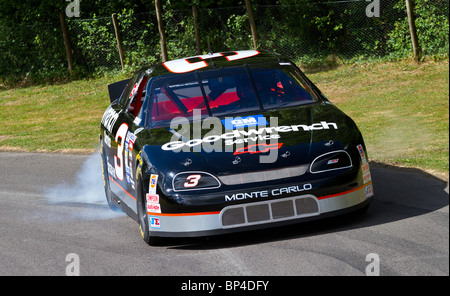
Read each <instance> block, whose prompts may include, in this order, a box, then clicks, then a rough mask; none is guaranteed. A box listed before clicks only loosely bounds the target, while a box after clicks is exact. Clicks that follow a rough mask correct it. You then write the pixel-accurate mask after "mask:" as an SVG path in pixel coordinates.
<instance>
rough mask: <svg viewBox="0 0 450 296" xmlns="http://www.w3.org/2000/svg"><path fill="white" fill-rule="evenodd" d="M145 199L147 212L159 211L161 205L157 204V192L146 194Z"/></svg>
mask: <svg viewBox="0 0 450 296" xmlns="http://www.w3.org/2000/svg"><path fill="white" fill-rule="evenodd" d="M145 197H146V199H147V212H148V213H161V205H160V204H159V195H158V194H151V193H147V194H146V196H145Z"/></svg>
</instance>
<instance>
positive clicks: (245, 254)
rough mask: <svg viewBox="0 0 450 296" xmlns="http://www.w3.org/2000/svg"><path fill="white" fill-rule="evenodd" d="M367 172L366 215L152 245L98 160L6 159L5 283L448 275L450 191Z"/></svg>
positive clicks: (385, 171) (411, 172)
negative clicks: (114, 202) (113, 197)
mask: <svg viewBox="0 0 450 296" xmlns="http://www.w3.org/2000/svg"><path fill="white" fill-rule="evenodd" d="M371 171H372V178H373V182H374V192H375V198H376V199H375V201H374V202H373V203H372V205H371V207H370V208H369V211H368V212H367V213H366V214H364V215H358V216H355V215H350V216H345V217H339V218H333V219H328V220H324V221H316V222H309V223H303V224H298V225H294V226H288V227H283V228H276V229H270V230H264V231H254V232H249V233H242V234H233V235H226V236H220V237H212V238H201V239H177V240H172V239H170V240H166V241H163V242H162V243H161V245H160V246H157V247H150V246H147V245H146V244H145V243H144V242H143V241H142V240H141V238H140V235H139V232H138V226H137V224H136V223H135V222H134V221H133V220H131V219H130V218H128V217H126V216H124V215H123V214H120V213H114V212H112V211H110V210H109V208H108V207H107V206H106V204H105V202H104V200H103V199H104V197H103V188H102V180H101V175H100V159H99V156H98V155H97V154H94V155H91V156H82V155H57V154H28V153H26V154H24V153H0V173H1V179H0V275H2V276H3V275H55V276H65V275H66V274H73V273H75V274H78V272H79V274H80V275H82V276H83V275H85V276H88V275H155V276H158V275H182V276H202V275H208V276H247V275H248V276H284V275H290V276H297V275H299V276H301V275H357V276H358V275H359V276H363V275H366V273H368V274H373V273H375V274H378V273H379V275H381V276H384V275H386V276H390V275H400V276H406V275H408V276H413V275H414V276H415V275H446V276H448V275H449V206H448V203H449V194H448V185H447V184H446V183H445V182H443V181H441V180H439V179H437V178H435V177H433V176H430V175H428V174H426V173H424V172H421V171H419V170H415V169H398V168H393V167H388V166H383V165H376V164H372V166H371ZM75 264H76V265H75ZM75 266H77V267H75Z"/></svg>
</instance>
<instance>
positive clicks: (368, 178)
mask: <svg viewBox="0 0 450 296" xmlns="http://www.w3.org/2000/svg"><path fill="white" fill-rule="evenodd" d="M356 148H357V149H358V152H359V155H360V156H361V161H362V165H361V170H362V173H363V182H364V184H366V183H367V182H369V181H371V180H372V176H371V175H370V169H369V163H368V161H367V158H366V154H365V152H364V148H363V147H362V145H361V144H359V145H358V146H356ZM369 186H371V185H369Z"/></svg>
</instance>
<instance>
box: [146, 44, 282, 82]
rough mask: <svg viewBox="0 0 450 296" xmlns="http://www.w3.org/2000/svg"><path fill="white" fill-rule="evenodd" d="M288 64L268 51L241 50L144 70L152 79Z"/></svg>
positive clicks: (157, 65)
mask: <svg viewBox="0 0 450 296" xmlns="http://www.w3.org/2000/svg"><path fill="white" fill-rule="evenodd" d="M282 61H286V62H288V60H287V59H286V58H284V57H283V56H281V55H278V54H274V53H271V52H268V51H257V50H241V51H227V52H220V53H209V54H206V55H197V56H191V57H186V58H181V59H175V60H171V61H167V62H163V63H159V64H156V65H153V66H151V67H147V68H145V69H143V71H145V72H146V74H147V75H149V76H150V77H157V76H168V75H179V74H184V73H189V72H194V71H196V70H201V71H204V70H210V69H217V68H228V67H235V66H242V65H246V64H247V65H252V64H261V63H266V64H267V63H279V62H282Z"/></svg>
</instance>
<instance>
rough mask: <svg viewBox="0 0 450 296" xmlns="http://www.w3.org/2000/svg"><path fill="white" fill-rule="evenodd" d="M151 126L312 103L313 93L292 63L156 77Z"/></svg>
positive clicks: (153, 84)
mask: <svg viewBox="0 0 450 296" xmlns="http://www.w3.org/2000/svg"><path fill="white" fill-rule="evenodd" d="M151 87H152V91H151V102H152V103H151V118H150V121H151V125H152V126H165V125H169V124H170V121H171V120H172V119H173V118H175V117H185V118H188V119H192V117H194V116H202V117H206V116H216V117H218V116H225V115H233V114H237V113H247V112H252V111H261V110H267V109H275V108H281V107H286V106H296V105H300V104H307V103H312V102H314V101H315V100H314V99H313V95H312V92H311V91H310V89H309V87H307V85H306V84H305V83H304V81H303V79H302V78H301V76H300V74H299V72H298V70H297V69H296V68H295V67H293V66H292V65H291V64H290V63H284V64H280V65H278V66H276V67H274V66H273V64H271V65H270V66H269V65H259V66H255V65H252V66H241V67H230V68H225V69H223V68H222V69H214V70H208V71H199V72H193V73H187V74H181V75H177V76H175V77H174V76H170V77H162V78H157V79H153V80H152V86H151Z"/></svg>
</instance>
